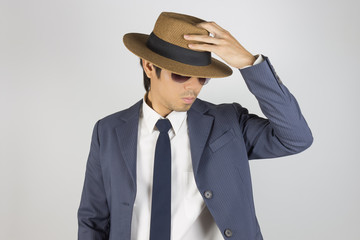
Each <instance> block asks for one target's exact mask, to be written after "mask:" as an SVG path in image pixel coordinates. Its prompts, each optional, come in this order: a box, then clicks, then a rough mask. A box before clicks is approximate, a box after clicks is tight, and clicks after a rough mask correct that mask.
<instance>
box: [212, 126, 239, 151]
mask: <svg viewBox="0 0 360 240" xmlns="http://www.w3.org/2000/svg"><path fill="white" fill-rule="evenodd" d="M234 136H235V133H234V130H233V129H232V128H231V129H229V130H228V131H226V132H225V133H224V134H223V135H221V136H220V137H218V138H217V139H215V140H214V141H213V142H211V143H210V144H209V147H210V149H211V151H213V152H216V151H217V150H219V149H220V148H221V147H223V146H224V145H225V144H227V143H228V142H230V141H231V140H232V139H233V138H234Z"/></svg>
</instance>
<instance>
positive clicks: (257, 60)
mask: <svg viewBox="0 0 360 240" xmlns="http://www.w3.org/2000/svg"><path fill="white" fill-rule="evenodd" d="M253 57H254V61H253V62H252V63H251V64H248V65H245V66H243V67H241V68H239V69H244V68H248V67H251V66H253V65H256V64H259V63H261V62H262V61H264V59H263V57H262V55H261V54H256V55H255V56H253Z"/></svg>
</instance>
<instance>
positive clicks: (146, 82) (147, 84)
mask: <svg viewBox="0 0 360 240" xmlns="http://www.w3.org/2000/svg"><path fill="white" fill-rule="evenodd" d="M140 65H141V67H142V69H143V74H144V88H145V91H146V92H148V91H149V90H150V78H148V76H147V75H146V73H145V70H144V66H143V65H142V59H141V58H140ZM153 66H154V68H155V71H156V76H157V77H158V78H159V77H160V74H161V68H159V67H157V66H155V65H153Z"/></svg>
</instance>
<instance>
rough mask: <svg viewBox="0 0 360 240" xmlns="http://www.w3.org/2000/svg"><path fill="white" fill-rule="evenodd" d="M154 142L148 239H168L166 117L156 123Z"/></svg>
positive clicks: (168, 184)
mask: <svg viewBox="0 0 360 240" xmlns="http://www.w3.org/2000/svg"><path fill="white" fill-rule="evenodd" d="M156 127H157V128H158V129H159V131H160V134H159V137H158V139H157V142H156V148H155V160H154V176H153V191H152V204H151V223H150V240H170V227H171V147H170V138H169V135H168V131H169V129H170V128H171V123H170V121H169V120H168V119H159V120H158V121H157V123H156Z"/></svg>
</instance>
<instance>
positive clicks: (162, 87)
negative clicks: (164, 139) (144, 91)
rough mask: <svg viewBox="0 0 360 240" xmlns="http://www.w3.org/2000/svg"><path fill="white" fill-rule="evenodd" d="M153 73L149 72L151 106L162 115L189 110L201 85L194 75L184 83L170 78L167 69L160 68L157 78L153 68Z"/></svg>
mask: <svg viewBox="0 0 360 240" xmlns="http://www.w3.org/2000/svg"><path fill="white" fill-rule="evenodd" d="M153 73H154V74H150V75H151V87H150V90H149V93H148V99H149V101H150V102H151V105H152V108H153V109H154V110H155V111H156V112H158V113H159V114H160V115H162V116H163V117H165V116H167V115H168V114H169V113H170V112H172V111H178V112H185V111H187V110H189V109H190V107H191V105H192V104H193V102H194V101H195V99H196V98H197V96H198V94H199V93H200V90H201V88H202V86H203V85H201V84H200V82H199V80H198V78H196V77H191V78H190V79H189V80H187V81H186V82H184V83H178V82H175V81H174V80H172V78H171V72H170V71H168V70H165V69H162V70H161V75H160V77H159V78H158V77H157V76H156V74H155V69H153Z"/></svg>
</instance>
